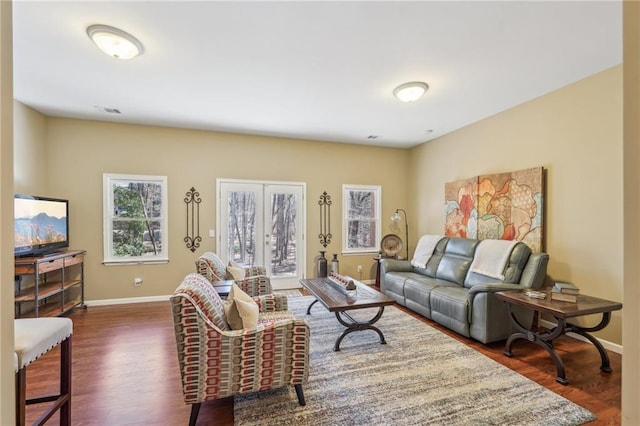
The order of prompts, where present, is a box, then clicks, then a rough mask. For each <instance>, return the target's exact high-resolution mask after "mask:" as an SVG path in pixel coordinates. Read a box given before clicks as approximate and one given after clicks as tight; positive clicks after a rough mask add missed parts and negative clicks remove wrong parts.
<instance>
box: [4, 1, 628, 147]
mask: <svg viewBox="0 0 640 426" xmlns="http://www.w3.org/2000/svg"><path fill="white" fill-rule="evenodd" d="M13 11H14V23H13V31H14V68H15V71H14V81H15V88H14V96H15V98H16V99H17V100H18V101H20V102H22V103H24V104H26V105H29V106H31V107H33V108H35V109H36V110H38V111H40V112H42V113H44V114H46V115H51V116H60V117H74V118H81V119H90V120H104V121H114V122H120V123H139V124H150V125H159V126H170V127H181V128H192V129H203V130H217V131H228V132H234V133H247V134H257V135H271V136H278V137H289V138H301V139H312V140H325V141H335V142H346V143H357V144H368V145H379V146H395V147H411V146H415V145H417V144H420V143H422V142H425V141H428V140H430V139H433V138H435V137H438V136H441V135H443V134H446V133H448V132H451V131H453V130H455V129H458V128H460V127H463V126H465V125H468V124H470V123H472V122H475V121H477V120H480V119H482V118H485V117H488V116H491V115H493V114H496V113H498V112H500V111H503V110H505V109H508V108H511V107H513V106H515V105H518V104H520V103H522V102H525V101H527V100H530V99H533V98H535V97H537V96H540V95H542V94H544V93H548V92H550V91H553V90H556V89H558V88H560V87H562V86H565V85H567V84H569V83H572V82H574V81H577V80H579V79H582V78H584V77H587V76H589V75H592V74H594V73H597V72H599V71H602V70H604V69H606V68H609V67H611V66H614V65H616V64H619V63H621V61H622V5H621V2H620V1H600V2H595V1H589V2H584V1H567V2H561V1H550V2H543V1H528V2H525V1H496V2H483V1H468V2H460V1H440V2H432V1H423V2H398V1H387V2H376V1H360V2H356V1H345V2H326V1H317V2H312V1H298V2H272V1H259V2H245V1H233V2H204V1H197V2H185V1H171V2H167V1H141V2H133V1H111V2H96V1H70V2H61V1H51V0H49V1H25V0H14V4H13ZM92 24H106V25H112V26H115V27H118V28H120V29H122V30H124V31H127V32H129V33H131V34H133V35H134V36H136V37H137V38H138V39H139V40H140V41H141V42H142V44H143V45H144V48H145V52H144V54H143V55H141V56H139V57H137V58H134V59H132V60H129V61H118V60H115V59H112V58H110V57H109V56H106V55H105V54H103V53H101V52H100V51H99V50H98V49H97V48H96V46H95V45H94V44H93V43H92V42H91V40H90V39H89V38H88V36H87V35H86V32H85V30H86V27H87V26H89V25H92ZM415 80H418V81H424V82H426V83H428V84H429V85H430V89H429V91H428V92H427V94H426V96H425V97H423V98H422V99H421V100H419V101H417V102H414V103H408V104H405V103H402V102H400V101H399V100H397V99H396V98H394V97H393V94H392V91H393V89H394V87H396V86H397V85H399V84H401V83H404V82H408V81H415ZM96 107H106V108H117V109H118V110H120V111H121V114H119V115H112V114H107V113H105V112H100V111H98V110H97V109H96ZM370 135H375V136H377V138H376V139H370V138H368V137H369V136H370Z"/></svg>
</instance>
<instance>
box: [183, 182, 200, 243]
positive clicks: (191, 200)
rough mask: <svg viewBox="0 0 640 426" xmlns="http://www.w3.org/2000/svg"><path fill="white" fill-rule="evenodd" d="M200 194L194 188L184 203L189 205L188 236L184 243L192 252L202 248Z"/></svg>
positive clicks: (188, 193)
mask: <svg viewBox="0 0 640 426" xmlns="http://www.w3.org/2000/svg"><path fill="white" fill-rule="evenodd" d="M201 201H202V200H201V199H200V193H199V192H197V191H196V189H195V188H194V187H191V189H190V190H189V191H188V192H187V196H186V197H185V198H184V202H185V203H186V204H187V236H186V237H184V242H185V243H186V244H187V248H188V249H189V250H191V251H192V252H194V251H196V249H197V248H198V247H200V242H201V241H202V237H201V236H200V202H201Z"/></svg>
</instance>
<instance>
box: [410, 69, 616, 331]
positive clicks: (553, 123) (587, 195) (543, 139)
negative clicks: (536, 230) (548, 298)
mask: <svg viewBox="0 0 640 426" xmlns="http://www.w3.org/2000/svg"><path fill="white" fill-rule="evenodd" d="M536 166H543V167H544V168H545V169H546V171H547V174H546V187H547V191H546V196H545V200H544V204H545V223H544V225H545V227H546V230H545V233H546V251H547V252H548V253H549V254H550V262H549V269H548V272H549V276H550V279H551V280H562V281H570V282H573V283H575V284H577V285H578V286H579V287H580V288H581V289H582V291H583V292H584V293H587V294H590V295H593V296H597V297H602V298H607V299H610V300H615V301H622V292H623V273H622V271H623V269H622V255H623V251H622V236H623V234H622V230H623V227H622V208H623V198H622V66H617V67H614V68H611V69H609V70H606V71H604V72H601V73H599V74H596V75H594V76H592V77H589V78H586V79H584V80H582V81H579V82H577V83H574V84H572V85H570V86H567V87H565V88H562V89H560V90H557V91H555V92H552V93H549V94H547V95H545V96H542V97H539V98H537V99H534V100H532V101H530V102H527V103H525V104H522V105H520V106H518V107H515V108H512V109H510V110H508V111H505V112H502V113H500V114H497V115H495V116H492V117H489V118H487V119H485V120H482V121H480V122H477V123H475V124H472V125H470V126H467V127H465V128H463V129H460V130H458V131H456V132H452V133H450V134H448V135H445V136H443V137H441V138H438V139H436V140H434V141H431V142H429V143H426V144H423V145H421V146H419V147H417V148H415V149H413V150H412V151H411V170H412V174H411V178H410V182H412V183H413V185H412V187H411V197H410V198H411V199H412V200H415V202H414V205H412V206H411V211H412V216H414V217H416V218H417V220H418V221H419V222H418V224H417V227H414V231H413V233H414V236H413V239H414V240H415V239H416V237H417V236H418V235H419V234H420V233H442V232H443V227H444V213H443V211H444V208H443V205H444V184H445V183H446V182H452V181H456V180H461V179H465V178H470V177H473V176H477V175H481V174H488V173H499V172H506V171H512V170H520V169H526V168H530V167H536ZM598 336H599V337H601V338H603V339H606V340H608V341H610V342H614V343H617V344H621V342H622V314H621V312H616V313H614V315H613V318H612V321H611V325H610V326H609V327H607V328H606V329H605V330H603V331H602V332H600V333H599V334H598Z"/></svg>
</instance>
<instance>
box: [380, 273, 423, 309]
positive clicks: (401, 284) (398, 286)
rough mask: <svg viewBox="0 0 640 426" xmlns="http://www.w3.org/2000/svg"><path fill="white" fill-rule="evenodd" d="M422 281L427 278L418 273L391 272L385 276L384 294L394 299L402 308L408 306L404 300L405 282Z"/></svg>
mask: <svg viewBox="0 0 640 426" xmlns="http://www.w3.org/2000/svg"><path fill="white" fill-rule="evenodd" d="M410 278H412V279H421V278H425V277H424V276H423V275H421V274H418V273H416V272H406V271H398V272H389V273H388V274H385V276H384V293H385V294H386V295H388V296H390V297H392V298H393V299H394V300H395V301H396V302H398V303H399V304H401V305H402V306H406V303H405V298H404V289H405V282H406V281H407V279H410Z"/></svg>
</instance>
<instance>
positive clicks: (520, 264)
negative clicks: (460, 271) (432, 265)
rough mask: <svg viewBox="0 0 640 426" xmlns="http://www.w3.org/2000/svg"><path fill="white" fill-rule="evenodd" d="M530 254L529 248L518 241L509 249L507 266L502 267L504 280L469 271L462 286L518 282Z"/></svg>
mask: <svg viewBox="0 0 640 426" xmlns="http://www.w3.org/2000/svg"><path fill="white" fill-rule="evenodd" d="M529 256H531V249H530V248H529V246H527V245H526V244H524V243H522V242H519V243H517V244H516V245H515V246H514V247H513V250H511V255H510V256H509V260H508V261H507V266H506V267H505V269H504V280H499V279H497V278H491V277H487V276H485V275H482V274H477V273H475V272H472V271H469V274H468V275H467V278H466V279H465V282H464V286H465V287H467V288H469V287H473V286H474V285H476V284H489V283H498V282H504V283H518V282H520V277H522V272H523V271H524V268H525V266H526V265H527V261H528V260H529Z"/></svg>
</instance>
